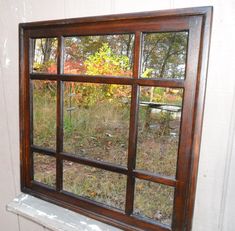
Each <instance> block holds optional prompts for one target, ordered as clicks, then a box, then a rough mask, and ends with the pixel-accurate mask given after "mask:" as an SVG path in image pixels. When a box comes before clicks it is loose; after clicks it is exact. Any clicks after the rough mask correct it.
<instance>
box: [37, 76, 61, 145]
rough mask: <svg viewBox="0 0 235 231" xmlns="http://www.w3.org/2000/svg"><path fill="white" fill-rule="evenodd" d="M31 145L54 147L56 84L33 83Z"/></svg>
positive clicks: (50, 82)
mask: <svg viewBox="0 0 235 231" xmlns="http://www.w3.org/2000/svg"><path fill="white" fill-rule="evenodd" d="M33 143H34V144H35V145H38V146H43V147H46V148H52V149H55V147H56V82H55V81H39V80H34V81H33Z"/></svg>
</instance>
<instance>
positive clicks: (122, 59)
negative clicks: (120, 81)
mask: <svg viewBox="0 0 235 231" xmlns="http://www.w3.org/2000/svg"><path fill="white" fill-rule="evenodd" d="M64 47H65V50H64V60H65V63H64V73H66V74H86V75H109V76H126V77H130V76H132V66H133V64H132V63H133V47H134V34H117V35H97V36H80V37H67V38H65V40H64Z"/></svg>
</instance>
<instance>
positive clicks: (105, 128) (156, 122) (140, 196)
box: [34, 88, 180, 224]
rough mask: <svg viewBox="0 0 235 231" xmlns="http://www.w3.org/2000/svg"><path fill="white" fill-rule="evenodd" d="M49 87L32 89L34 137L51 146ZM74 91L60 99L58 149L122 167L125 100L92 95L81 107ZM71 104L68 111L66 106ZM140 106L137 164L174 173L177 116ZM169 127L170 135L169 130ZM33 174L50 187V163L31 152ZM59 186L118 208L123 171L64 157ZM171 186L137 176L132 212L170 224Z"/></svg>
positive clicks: (123, 190) (52, 174)
mask: <svg viewBox="0 0 235 231" xmlns="http://www.w3.org/2000/svg"><path fill="white" fill-rule="evenodd" d="M54 91H55V88H52V90H50V91H49V93H48V92H47V91H46V92H45V91H43V90H42V89H40V88H38V89H36V90H35V92H34V95H35V97H34V105H35V110H34V142H35V144H37V145H40V146H43V147H49V148H52V149H55V135H56V132H55V131H56V130H55V129H56V127H55V126H56V123H55V111H56V108H55V106H56V103H55V96H54V94H55V92H54ZM76 97H78V96H75V97H74V98H73V99H72V100H71V101H69V100H68V99H67V98H66V99H65V103H64V151H66V152H70V153H73V154H74V155H79V156H82V157H86V158H90V159H96V160H100V161H106V162H110V163H115V164H119V165H123V166H127V155H128V136H129V134H128V132H129V116H130V105H129V104H128V103H122V102H121V101H120V99H118V98H115V97H114V99H113V100H110V99H102V100H101V99H100V98H99V96H97V99H94V100H93V103H92V104H90V105H89V106H87V105H86V104H81V103H80V101H78V98H76ZM71 106H72V108H73V110H71V111H69V110H67V109H68V108H70V107H71ZM148 119H149V121H148V122H149V124H148V126H146V120H147V118H146V111H145V110H142V109H141V110H140V114H139V129H138V131H139V132H138V133H139V136H138V145H137V161H136V166H137V168H138V169H144V170H146V171H150V172H155V173H159V174H162V175H167V176H174V175H175V171H176V161H177V149H178V135H179V134H178V133H179V131H178V130H179V124H180V122H179V119H173V118H171V116H169V115H164V114H163V115H156V114H155V115H150V118H148ZM171 131H173V132H175V134H176V135H175V136H171V135H170V132H171ZM34 170H35V171H34V173H35V176H34V179H35V180H37V181H39V182H42V183H45V184H48V185H50V186H53V187H54V186H55V162H54V160H52V159H48V157H47V156H46V157H43V156H41V155H37V158H35V162H34ZM63 172H64V179H63V184H64V190H66V191H69V192H72V193H74V194H76V195H79V196H83V197H86V198H89V199H92V200H95V201H98V202H100V203H103V204H105V205H108V206H112V207H116V208H119V209H122V210H124V208H125V193H126V176H124V175H121V174H116V173H111V172H108V171H104V170H100V169H97V168H92V167H88V166H82V165H80V164H76V163H72V162H67V161H65V162H64V168H63ZM173 198H174V189H173V188H172V187H169V186H164V185H160V184H156V183H150V182H147V181H143V180H137V182H136V187H135V200H134V212H135V213H136V214H138V215H140V216H145V217H148V218H150V219H153V220H157V221H160V222H162V223H164V224H170V223H171V214H172V206H173Z"/></svg>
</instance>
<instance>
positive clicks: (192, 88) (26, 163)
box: [19, 7, 212, 231]
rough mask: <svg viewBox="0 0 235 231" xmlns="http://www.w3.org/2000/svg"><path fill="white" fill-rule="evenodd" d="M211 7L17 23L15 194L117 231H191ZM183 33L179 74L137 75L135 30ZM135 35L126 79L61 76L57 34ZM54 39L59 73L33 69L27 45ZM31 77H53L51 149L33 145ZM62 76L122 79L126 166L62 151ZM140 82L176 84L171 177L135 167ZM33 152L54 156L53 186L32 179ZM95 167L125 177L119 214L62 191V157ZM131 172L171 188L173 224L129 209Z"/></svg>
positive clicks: (138, 33)
mask: <svg viewBox="0 0 235 231" xmlns="http://www.w3.org/2000/svg"><path fill="white" fill-rule="evenodd" d="M211 24H212V7H198V8H186V9H177V10H164V11H154V12H144V13H132V14H120V15H110V16H99V17H87V18H77V19H64V20H54V21H43V22H32V23H22V24H20V25H19V47H20V52H19V59H20V60H19V68H20V163H21V190H22V192H25V193H28V194H31V195H34V196H36V197H39V198H42V199H44V200H46V201H49V202H52V203H55V204H58V205H60V206H62V207H65V208H68V209H71V210H74V211H76V212H78V213H81V214H84V215H87V216H89V217H92V218H94V219H97V220H100V221H103V222H105V223H108V224H111V225H114V226H116V227H119V228H121V229H123V230H131V231H133V230H150V231H151V230H157V231H158V230H159V231H166V230H175V231H176V230H179V231H181V230H187V231H189V230H191V226H192V217H193V209H194V200H195V191H196V179H197V171H198V161H199V151H200V140H201V131H202V119H203V108H204V97H205V87H206V75H207V63H208V54H209V42H210V33H211ZM177 31H188V32H189V40H188V50H187V62H186V64H187V65H186V78H185V79H183V80H178V79H142V78H140V52H141V51H140V50H141V33H142V32H177ZM115 33H134V34H135V43H134V69H133V77H132V78H125V77H113V76H106V77H104V76H86V78H84V77H83V76H82V75H67V74H63V49H62V48H63V36H79V35H97V34H100V35H102V34H115ZM41 37H57V38H58V58H57V73H58V74H41V73H32V72H31V70H30V69H31V68H30V66H31V64H30V56H31V55H30V52H29V51H30V46H31V42H32V39H33V38H41ZM32 80H54V81H56V82H57V96H56V97H57V115H56V118H57V119H56V125H57V129H56V137H57V138H56V150H55V151H51V150H49V149H46V148H41V147H37V146H35V145H32V134H31V128H32V113H30V111H31V107H32V98H31V96H30V91H31V90H30V89H32ZM63 81H73V82H92V83H107V84H127V85H130V86H132V100H131V116H130V117H131V118H130V131H131V132H130V134H129V148H128V165H127V167H120V166H116V165H113V164H107V163H104V162H101V161H96V160H87V159H84V158H82V157H74V156H72V155H70V154H68V153H63V147H62V146H63V145H62V144H63V131H62V129H63V121H62V113H63V112H62V104H63V94H62V92H63V84H62V83H63ZM139 86H155V87H172V88H183V89H184V99H183V110H182V124H181V131H182V132H181V135H180V144H179V153H178V162H177V169H178V171H177V174H176V179H173V178H170V177H163V176H161V175H157V174H149V173H147V172H144V171H139V170H135V155H136V141H137V112H138V89H139ZM32 152H38V153H43V154H45V155H50V156H54V157H55V158H56V189H55V190H53V189H51V188H50V187H46V186H45V185H43V184H40V183H38V182H35V181H33V177H32V174H33V171H32V165H33V164H32V155H31V154H32ZM63 160H69V161H73V162H76V163H80V164H84V165H89V166H94V167H97V168H101V169H104V170H108V171H112V172H116V173H121V174H125V175H127V193H126V208H125V211H124V212H120V211H119V210H116V209H113V208H108V207H105V206H101V205H100V204H99V203H96V202H94V201H91V200H88V199H84V198H81V197H75V196H74V195H72V194H70V193H67V192H65V191H63V190H62V177H63V176H62V174H63V172H62V161H63ZM135 178H139V179H145V180H148V181H152V182H157V183H160V184H164V185H168V186H173V187H175V199H174V209H173V219H172V227H171V228H170V227H168V226H165V225H163V224H160V223H159V224H158V223H151V222H149V221H148V220H145V219H141V218H139V217H137V216H135V215H133V214H132V212H133V196H134V181H135Z"/></svg>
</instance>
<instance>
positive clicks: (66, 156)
mask: <svg viewBox="0 0 235 231" xmlns="http://www.w3.org/2000/svg"><path fill="white" fill-rule="evenodd" d="M59 157H60V159H62V160H67V161H71V162H75V163H78V164H83V165H88V166H91V167H96V168H99V169H104V170H108V171H111V172H115V173H121V174H125V175H127V172H128V170H127V168H126V167H123V166H119V165H115V164H110V163H107V162H104V161H99V160H92V159H88V158H84V157H80V156H75V155H74V154H70V153H65V152H61V153H59Z"/></svg>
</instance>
